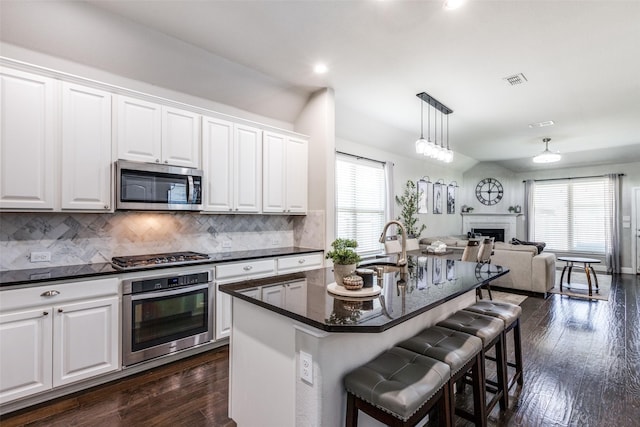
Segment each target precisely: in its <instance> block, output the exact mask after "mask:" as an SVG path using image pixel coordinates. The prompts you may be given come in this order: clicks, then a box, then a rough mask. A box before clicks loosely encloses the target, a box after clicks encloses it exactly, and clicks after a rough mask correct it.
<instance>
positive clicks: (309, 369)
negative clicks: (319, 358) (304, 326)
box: [300, 351, 313, 384]
mask: <svg viewBox="0 0 640 427" xmlns="http://www.w3.org/2000/svg"><path fill="white" fill-rule="evenodd" d="M300 379H301V380H302V381H305V382H307V383H309V384H313V359H312V357H311V355H310V354H309V353H305V352H304V351H301V352H300Z"/></svg>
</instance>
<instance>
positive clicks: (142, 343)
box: [122, 270, 214, 367]
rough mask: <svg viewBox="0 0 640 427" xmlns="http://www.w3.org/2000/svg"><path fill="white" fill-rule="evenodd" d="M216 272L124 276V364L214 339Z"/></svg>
mask: <svg viewBox="0 0 640 427" xmlns="http://www.w3.org/2000/svg"><path fill="white" fill-rule="evenodd" d="M212 279H213V273H212V271H210V270H207V271H198V272H193V273H185V274H175V275H165V276H157V277H141V278H135V279H127V280H123V281H122V290H123V296H122V304H123V316H122V319H123V321H122V338H123V350H122V351H123V354H122V364H123V365H124V366H125V367H126V366H130V365H133V364H136V363H140V362H143V361H145V360H149V359H152V358H155V357H159V356H163V355H166V354H170V353H174V352H176V351H179V350H183V349H186V348H189V347H193V346H196V345H199V344H204V343H206V342H209V341H211V340H213V303H214V301H213V298H214V297H213V296H214V287H213V281H212Z"/></svg>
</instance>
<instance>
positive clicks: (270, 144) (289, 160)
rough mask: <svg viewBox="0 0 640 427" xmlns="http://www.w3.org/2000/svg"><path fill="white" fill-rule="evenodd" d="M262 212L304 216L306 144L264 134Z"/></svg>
mask: <svg viewBox="0 0 640 427" xmlns="http://www.w3.org/2000/svg"><path fill="white" fill-rule="evenodd" d="M263 150H264V155H263V203H262V211H263V212H270V213H285V212H286V213H306V211H307V152H308V147H307V141H305V140H302V139H298V138H292V137H288V136H285V135H281V134H277V133H273V132H265V133H264V146H263Z"/></svg>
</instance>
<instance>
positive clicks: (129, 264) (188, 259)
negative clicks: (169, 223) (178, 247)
mask: <svg viewBox="0 0 640 427" xmlns="http://www.w3.org/2000/svg"><path fill="white" fill-rule="evenodd" d="M208 259H210V258H209V255H207V254H202V253H198V252H189V251H187V252H168V253H164V254H150V255H134V256H116V257H113V258H111V263H112V264H113V266H114V267H115V268H117V269H119V270H134V269H137V268H149V267H154V266H158V267H159V266H165V265H167V266H168V265H184V264H193V263H196V262H201V261H206V260H208Z"/></svg>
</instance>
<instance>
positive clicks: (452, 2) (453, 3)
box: [442, 0, 465, 10]
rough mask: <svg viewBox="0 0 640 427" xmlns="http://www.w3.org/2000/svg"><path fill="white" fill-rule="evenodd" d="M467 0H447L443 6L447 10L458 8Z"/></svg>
mask: <svg viewBox="0 0 640 427" xmlns="http://www.w3.org/2000/svg"><path fill="white" fill-rule="evenodd" d="M464 2H465V0H445V1H444V4H443V5H442V7H443V8H444V9H445V10H453V9H457V8H459V7H460V6H462V5H463V4H464Z"/></svg>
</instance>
